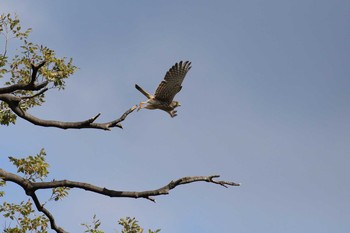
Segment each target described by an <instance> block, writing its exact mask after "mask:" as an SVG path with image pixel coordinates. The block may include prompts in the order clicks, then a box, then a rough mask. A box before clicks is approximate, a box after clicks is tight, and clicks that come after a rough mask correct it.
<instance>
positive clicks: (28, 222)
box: [0, 200, 49, 233]
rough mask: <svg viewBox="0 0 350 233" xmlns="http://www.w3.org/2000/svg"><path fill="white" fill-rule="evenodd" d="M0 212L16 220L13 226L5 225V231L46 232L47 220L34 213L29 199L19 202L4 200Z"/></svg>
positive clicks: (15, 232)
mask: <svg viewBox="0 0 350 233" xmlns="http://www.w3.org/2000/svg"><path fill="white" fill-rule="evenodd" d="M0 213H1V214H2V215H3V216H4V217H5V218H9V219H11V220H13V221H15V222H16V226H14V227H10V226H9V227H5V229H4V232H7V233H25V232H47V228H48V222H49V220H48V219H47V218H46V217H45V216H44V215H36V214H35V211H34V210H33V206H32V203H31V201H30V200H27V201H26V202H24V201H22V202H21V203H20V204H13V203H7V202H4V203H3V204H2V205H1V206H0Z"/></svg>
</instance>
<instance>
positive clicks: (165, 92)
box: [154, 61, 191, 103]
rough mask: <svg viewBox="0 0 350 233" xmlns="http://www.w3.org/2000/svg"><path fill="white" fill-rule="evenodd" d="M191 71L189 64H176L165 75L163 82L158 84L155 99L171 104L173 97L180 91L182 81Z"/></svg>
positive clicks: (187, 62)
mask: <svg viewBox="0 0 350 233" xmlns="http://www.w3.org/2000/svg"><path fill="white" fill-rule="evenodd" d="M190 69H191V62H189V61H186V62H182V61H180V62H179V63H176V64H175V65H173V66H172V67H171V68H170V69H169V71H168V72H167V73H166V74H165V77H164V80H163V81H162V82H161V83H160V84H159V86H158V88H157V90H156V93H155V94H154V95H155V98H156V99H159V100H161V101H165V102H168V103H171V101H173V99H174V97H175V95H176V94H177V93H178V92H179V91H180V90H181V88H182V86H181V84H182V81H183V80H184V78H185V76H186V74H187V72H188V71H189V70H190Z"/></svg>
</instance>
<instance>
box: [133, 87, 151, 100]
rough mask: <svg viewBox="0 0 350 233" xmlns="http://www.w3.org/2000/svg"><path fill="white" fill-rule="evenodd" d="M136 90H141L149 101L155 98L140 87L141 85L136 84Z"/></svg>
mask: <svg viewBox="0 0 350 233" xmlns="http://www.w3.org/2000/svg"><path fill="white" fill-rule="evenodd" d="M135 88H136V89H137V90H139V91H140V92H141V93H142V94H144V95H145V96H146V97H147V99H151V98H152V97H153V95H151V94H150V93H148V92H147V91H145V90H144V89H143V88H142V87H140V86H139V85H137V84H135Z"/></svg>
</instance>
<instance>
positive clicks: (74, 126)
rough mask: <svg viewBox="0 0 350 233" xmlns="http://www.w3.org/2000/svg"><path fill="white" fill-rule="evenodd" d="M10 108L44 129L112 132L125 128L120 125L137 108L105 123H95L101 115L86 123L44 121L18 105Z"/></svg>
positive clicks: (10, 105)
mask: <svg viewBox="0 0 350 233" xmlns="http://www.w3.org/2000/svg"><path fill="white" fill-rule="evenodd" d="M9 107H10V108H11V110H12V111H13V112H14V113H15V114H16V115H17V116H19V117H21V118H23V119H24V120H27V121H29V122H31V123H33V124H34V125H39V126H43V127H56V128H61V129H83V128H91V129H103V130H111V128H114V127H119V128H123V126H122V125H121V124H120V123H121V122H122V121H124V120H125V118H126V116H127V115H129V114H130V113H132V112H133V111H134V110H135V109H136V107H135V106H133V107H132V108H130V109H128V110H127V111H126V112H125V113H124V114H123V115H122V116H121V117H120V118H118V119H116V120H113V121H110V122H105V123H95V120H96V119H97V118H98V117H99V116H100V113H99V114H97V115H96V116H94V117H91V118H89V119H87V120H85V121H78V122H65V121H55V120H43V119H40V118H37V117H35V116H33V115H31V114H29V113H28V112H26V111H24V110H22V109H21V108H20V106H19V105H18V104H16V105H13V104H9Z"/></svg>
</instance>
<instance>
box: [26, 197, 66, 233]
mask: <svg viewBox="0 0 350 233" xmlns="http://www.w3.org/2000/svg"><path fill="white" fill-rule="evenodd" d="M29 196H30V197H31V198H32V199H33V201H34V204H35V206H36V208H37V209H38V211H40V212H42V213H44V214H45V215H46V217H47V218H48V219H49V221H50V226H51V229H52V230H54V231H56V232H57V233H67V232H66V231H65V230H63V229H62V228H61V227H59V226H57V225H56V221H55V218H54V217H53V215H52V214H51V213H50V211H48V210H47V209H46V208H45V207H44V206H43V205H42V204H40V201H39V199H38V197H37V196H36V194H35V192H33V193H31V194H30V195H29Z"/></svg>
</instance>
